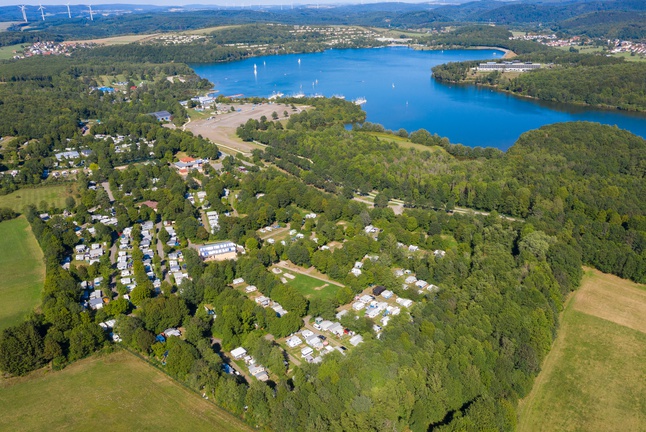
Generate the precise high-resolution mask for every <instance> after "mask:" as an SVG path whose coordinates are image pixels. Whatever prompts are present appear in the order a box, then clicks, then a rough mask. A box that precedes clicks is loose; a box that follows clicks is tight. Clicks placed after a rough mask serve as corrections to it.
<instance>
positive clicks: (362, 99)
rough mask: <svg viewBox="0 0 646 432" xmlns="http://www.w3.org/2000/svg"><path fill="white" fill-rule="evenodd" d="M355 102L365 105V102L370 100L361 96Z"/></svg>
mask: <svg viewBox="0 0 646 432" xmlns="http://www.w3.org/2000/svg"><path fill="white" fill-rule="evenodd" d="M353 102H354V103H355V104H356V105H363V104H364V103H366V102H368V101H367V100H366V98H364V97H360V98H357V99H355V100H354V101H353Z"/></svg>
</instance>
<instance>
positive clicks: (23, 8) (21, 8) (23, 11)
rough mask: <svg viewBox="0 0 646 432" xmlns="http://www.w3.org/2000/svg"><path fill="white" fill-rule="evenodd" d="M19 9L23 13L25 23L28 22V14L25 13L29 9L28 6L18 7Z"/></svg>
mask: <svg viewBox="0 0 646 432" xmlns="http://www.w3.org/2000/svg"><path fill="white" fill-rule="evenodd" d="M18 7H19V8H20V10H21V11H22V19H24V20H25V22H27V13H26V12H25V9H26V8H27V6H25V5H22V6H18Z"/></svg>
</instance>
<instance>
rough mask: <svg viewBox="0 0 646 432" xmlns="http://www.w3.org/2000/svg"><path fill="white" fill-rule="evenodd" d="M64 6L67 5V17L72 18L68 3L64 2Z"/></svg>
mask: <svg viewBox="0 0 646 432" xmlns="http://www.w3.org/2000/svg"><path fill="white" fill-rule="evenodd" d="M65 6H67V17H68V18H72V12H70V4H69V3H66V4H65Z"/></svg>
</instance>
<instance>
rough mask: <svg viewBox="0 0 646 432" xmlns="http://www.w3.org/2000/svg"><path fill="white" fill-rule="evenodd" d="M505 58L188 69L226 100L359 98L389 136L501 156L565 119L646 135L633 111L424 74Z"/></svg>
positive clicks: (295, 57) (407, 52)
mask: <svg viewBox="0 0 646 432" xmlns="http://www.w3.org/2000/svg"><path fill="white" fill-rule="evenodd" d="M503 53H506V51H504V50H503V49H500V48H493V47H492V48H488V47H484V46H480V47H469V48H463V47H462V48H461V49H451V50H448V49H445V50H430V49H424V50H420V49H414V48H412V47H408V46H397V47H381V48H380V49H375V48H372V49H370V48H364V49H361V48H357V49H351V50H350V49H330V50H325V51H323V52H317V53H305V54H303V53H301V54H286V55H269V56H259V57H254V58H248V59H245V60H240V61H236V62H228V63H212V64H203V63H192V64H189V65H188V66H189V67H191V68H193V70H194V71H195V72H196V74H197V75H199V76H200V77H202V78H206V79H208V80H209V81H210V82H211V83H213V85H214V88H216V89H217V90H219V91H220V93H219V94H224V95H228V94H244V95H245V97H246V98H252V97H254V96H257V97H260V98H267V97H269V96H270V95H272V94H277V93H283V94H284V95H285V97H294V96H297V95H302V97H306V96H308V97H320V96H325V97H332V96H335V95H336V96H338V97H344V98H345V99H346V100H354V99H357V98H365V99H367V103H365V104H364V105H363V106H362V108H363V109H364V111H365V112H366V115H367V121H369V122H372V123H378V124H381V125H383V127H384V128H386V129H391V130H398V129H406V130H407V131H415V130H418V129H426V130H427V131H429V132H430V133H432V134H435V133H437V134H438V135H439V136H442V137H447V138H448V139H449V140H450V142H451V143H462V144H464V145H466V146H468V147H494V148H497V149H499V150H503V151H505V150H507V149H508V148H509V147H511V146H512V145H513V144H514V143H515V142H516V140H517V139H518V137H519V136H520V135H522V134H523V133H524V132H527V131H529V130H532V129H538V128H540V127H542V126H544V125H546V124H552V123H562V122H571V121H590V122H597V123H603V124H609V125H618V126H619V127H620V128H622V129H626V130H629V131H631V132H632V133H634V134H636V135H640V136H642V137H646V121H644V117H643V114H642V113H639V112H629V111H620V110H617V109H608V108H607V107H596V106H583V105H574V104H558V103H553V102H549V101H543V100H540V99H536V98H530V97H526V96H523V95H519V94H514V93H511V92H503V91H501V90H499V89H497V88H489V89H487V88H486V87H484V86H473V85H465V83H460V84H455V85H454V84H449V83H439V82H437V81H436V80H435V79H433V77H431V76H430V73H429V72H430V69H432V68H433V67H434V66H436V65H440V64H446V63H454V62H464V61H473V62H475V63H477V62H478V61H491V60H495V59H497V60H499V61H500V60H501V59H502V58H503ZM488 59H491V60H488ZM447 84H448V85H447ZM613 108H616V107H613ZM466 125H468V127H466Z"/></svg>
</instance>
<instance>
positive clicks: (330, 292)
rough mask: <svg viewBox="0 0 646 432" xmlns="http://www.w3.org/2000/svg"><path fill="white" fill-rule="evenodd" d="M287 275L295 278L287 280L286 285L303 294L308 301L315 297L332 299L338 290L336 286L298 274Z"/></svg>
mask: <svg viewBox="0 0 646 432" xmlns="http://www.w3.org/2000/svg"><path fill="white" fill-rule="evenodd" d="M288 273H290V274H293V275H294V276H295V278H294V279H293V280H290V279H287V281H288V282H287V285H289V286H291V287H293V288H296V289H297V290H298V292H300V293H301V294H303V295H304V296H305V297H307V298H308V299H312V298H315V297H318V298H321V299H329V298H334V296H335V295H336V292H337V291H338V290H339V288H340V287H339V286H338V285H334V284H331V283H328V282H325V281H322V280H319V279H315V278H313V277H310V276H306V275H303V274H300V273H294V272H288Z"/></svg>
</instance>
